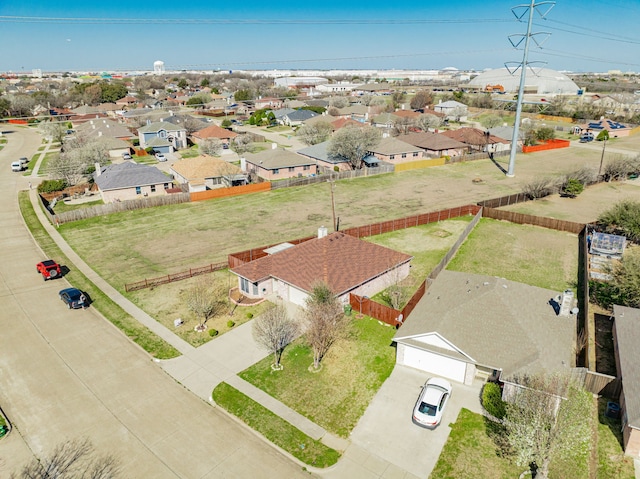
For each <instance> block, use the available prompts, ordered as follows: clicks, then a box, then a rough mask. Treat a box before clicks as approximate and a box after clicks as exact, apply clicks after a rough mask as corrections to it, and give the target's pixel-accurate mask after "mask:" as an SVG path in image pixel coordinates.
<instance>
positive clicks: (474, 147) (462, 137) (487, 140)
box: [438, 128, 511, 153]
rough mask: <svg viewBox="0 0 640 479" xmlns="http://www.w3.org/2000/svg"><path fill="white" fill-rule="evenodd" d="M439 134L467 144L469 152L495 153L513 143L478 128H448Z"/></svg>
mask: <svg viewBox="0 0 640 479" xmlns="http://www.w3.org/2000/svg"><path fill="white" fill-rule="evenodd" d="M438 134H439V135H444V136H446V137H449V138H451V139H453V140H456V141H459V142H461V143H464V144H466V145H467V147H468V149H469V153H478V152H485V153H495V152H497V151H504V150H508V149H509V147H510V146H509V145H510V144H511V142H510V141H509V140H504V139H502V138H498V137H497V136H494V135H492V134H491V133H489V132H488V131H482V130H479V129H478V128H458V129H457V130H446V131H443V132H442V133H438Z"/></svg>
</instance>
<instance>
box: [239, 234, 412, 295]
mask: <svg viewBox="0 0 640 479" xmlns="http://www.w3.org/2000/svg"><path fill="white" fill-rule="evenodd" d="M411 258H412V256H410V255H408V254H405V253H400V252H398V251H394V250H392V249H389V248H386V247H384V246H379V245H377V244H374V243H369V242H367V241H363V240H361V239H358V238H356V237H354V236H349V235H347V234H344V233H342V232H336V233H332V234H330V235H327V236H325V237H324V238H315V239H312V240H309V241H305V242H303V243H300V244H298V245H296V246H294V247H291V248H288V249H285V250H283V251H279V252H277V253H274V254H271V255H269V256H265V257H263V258H259V259H257V260H255V261H251V262H250V263H245V264H243V265H241V266H238V267H237V268H234V269H233V270H232V272H233V273H235V274H237V275H238V276H241V277H243V278H246V279H248V280H249V281H251V282H257V281H260V280H263V279H266V278H268V277H269V276H271V277H273V278H277V279H279V280H281V281H284V282H286V283H289V284H291V285H293V286H295V287H296V288H299V289H301V290H303V291H306V292H311V290H312V289H313V286H314V285H315V283H316V282H318V281H323V282H325V283H326V284H327V285H328V286H329V287H330V288H331V291H333V292H334V293H335V294H336V295H342V294H345V293H347V292H348V291H351V290H353V289H355V288H357V287H358V286H360V285H362V284H365V283H367V282H368V281H370V280H372V279H374V278H376V277H377V276H379V275H381V274H383V273H385V272H387V271H389V270H392V269H394V268H396V267H397V266H399V265H401V264H404V263H406V262H408V261H410V260H411Z"/></svg>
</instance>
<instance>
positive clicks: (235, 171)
mask: <svg viewBox="0 0 640 479" xmlns="http://www.w3.org/2000/svg"><path fill="white" fill-rule="evenodd" d="M170 171H171V173H172V174H173V177H174V179H175V181H176V182H178V183H182V184H185V183H186V184H188V185H189V192H194V191H205V190H213V189H216V188H228V187H231V186H240V185H245V184H247V175H245V174H243V173H242V170H240V168H238V167H237V166H236V165H234V164H231V163H229V162H227V161H225V160H222V159H220V158H213V157H211V156H197V157H195V158H184V159H181V160H178V161H176V162H175V163H173V165H171V168H170Z"/></svg>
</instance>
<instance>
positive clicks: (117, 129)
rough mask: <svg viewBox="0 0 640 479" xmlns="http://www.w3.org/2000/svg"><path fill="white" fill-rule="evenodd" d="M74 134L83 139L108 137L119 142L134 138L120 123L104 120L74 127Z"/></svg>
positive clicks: (91, 121)
mask: <svg viewBox="0 0 640 479" xmlns="http://www.w3.org/2000/svg"><path fill="white" fill-rule="evenodd" d="M76 134H78V135H81V136H83V137H85V138H97V137H102V136H104V137H109V138H118V139H120V140H131V139H133V138H135V137H136V135H135V134H134V133H132V132H131V130H129V128H127V127H126V126H124V125H121V124H120V123H118V122H116V121H113V120H108V119H106V118H101V119H97V120H96V119H92V120H89V121H86V122H84V123H82V124H80V125H78V126H77V127H76Z"/></svg>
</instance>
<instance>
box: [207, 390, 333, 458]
mask: <svg viewBox="0 0 640 479" xmlns="http://www.w3.org/2000/svg"><path fill="white" fill-rule="evenodd" d="M212 397H213V400H214V401H215V402H216V404H218V405H219V406H220V407H222V408H224V409H225V410H227V411H229V412H230V413H231V414H233V415H234V416H236V417H238V418H239V419H240V420H242V422H244V423H246V424H247V425H248V426H250V427H251V428H253V429H255V430H256V431H258V432H259V433H260V434H262V435H263V436H264V437H266V438H267V439H268V440H269V441H271V442H272V443H274V444H275V445H277V446H279V447H281V448H282V449H284V450H285V451H287V452H288V453H289V454H291V455H292V456H294V457H296V458H297V459H300V460H301V461H302V462H304V463H305V464H308V465H310V466H314V467H320V468H323V467H328V466H331V465H333V464H335V463H336V462H337V461H338V459H339V458H340V453H339V452H338V451H336V450H334V449H331V448H330V447H327V446H325V445H324V444H322V443H321V442H320V441H316V440H315V439H313V438H311V437H309V436H307V435H306V434H305V433H303V432H302V431H300V430H299V429H297V428H295V427H294V426H292V425H291V424H290V423H288V422H287V421H285V420H284V419H282V418H281V417H279V416H277V415H276V414H274V413H273V412H271V411H270V410H268V409H267V408H265V407H264V406H262V405H261V404H259V403H257V402H256V401H254V400H253V399H251V398H250V397H248V396H246V395H245V394H243V393H241V392H240V391H238V390H237V389H235V388H234V387H232V386H229V385H228V384H227V383H221V384H219V385H218V386H217V387H216V388H215V389H214V390H213V393H212Z"/></svg>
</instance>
